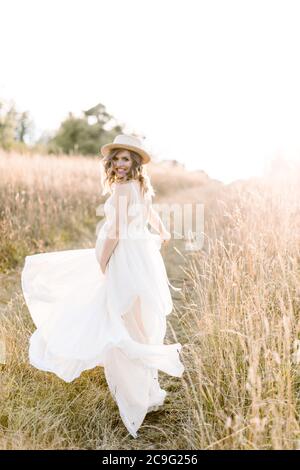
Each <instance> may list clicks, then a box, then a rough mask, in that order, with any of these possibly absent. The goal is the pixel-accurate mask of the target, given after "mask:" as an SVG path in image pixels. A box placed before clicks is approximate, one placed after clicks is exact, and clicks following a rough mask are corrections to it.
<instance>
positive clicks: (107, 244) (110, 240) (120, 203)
mask: <svg viewBox="0 0 300 470" xmlns="http://www.w3.org/2000/svg"><path fill="white" fill-rule="evenodd" d="M128 203H129V188H128V186H127V185H122V184H119V185H118V184H116V187H115V194H114V198H113V208H114V213H113V215H112V224H111V225H110V228H109V230H108V232H107V236H106V238H105V240H104V242H103V246H102V250H101V256H100V261H99V263H100V267H101V270H102V272H103V274H104V272H105V269H106V266H107V263H108V262H109V259H110V257H111V255H112V254H113V252H114V249H115V248H116V246H117V244H118V242H119V238H120V231H121V229H122V227H124V223H125V224H126V221H127V208H128Z"/></svg>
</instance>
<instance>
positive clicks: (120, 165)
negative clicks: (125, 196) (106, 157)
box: [112, 150, 132, 179]
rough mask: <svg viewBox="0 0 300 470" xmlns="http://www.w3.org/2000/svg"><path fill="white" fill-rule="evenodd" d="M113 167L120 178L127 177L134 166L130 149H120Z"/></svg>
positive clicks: (113, 160)
mask: <svg viewBox="0 0 300 470" xmlns="http://www.w3.org/2000/svg"><path fill="white" fill-rule="evenodd" d="M112 162H113V167H114V169H115V171H116V174H117V176H118V178H120V179H122V178H125V177H126V175H128V173H129V172H130V168H131V167H132V159H131V156H130V152H129V150H120V152H118V153H117V155H115V156H114V157H113V159H112Z"/></svg>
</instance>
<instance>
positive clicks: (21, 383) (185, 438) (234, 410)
mask: <svg viewBox="0 0 300 470" xmlns="http://www.w3.org/2000/svg"><path fill="white" fill-rule="evenodd" d="M0 165H1V169H2V172H1V175H2V176H1V181H0V203H1V232H0V234H1V269H2V271H7V272H6V273H5V279H6V286H5V291H6V294H5V293H4V292H3V289H2V292H1V297H3V299H4V300H3V306H2V309H1V311H2V315H1V323H0V338H2V341H3V343H4V344H5V348H6V364H4V365H2V373H1V375H0V379H1V382H0V384H1V402H0V448H2V449H63V448H64V449H108V450H110V449H298V448H299V447H300V429H299V392H300V389H299V385H300V383H299V382H300V376H299V369H300V321H299V313H300V245H299V241H300V240H299V238H300V237H299V234H300V207H299V206H300V203H299V201H300V194H299V193H300V190H299V189H298V188H299V185H296V184H293V181H291V180H287V181H284V180H281V182H280V181H279V182H278V181H277V182H274V181H272V180H261V181H260V180H252V181H249V182H240V183H236V184H232V185H228V186H226V187H222V185H219V184H217V182H209V181H207V180H205V181H204V180H203V175H201V173H200V174H192V173H187V172H183V171H182V169H177V168H174V169H170V170H168V172H167V173H166V171H165V169H162V168H159V166H157V167H154V166H153V167H152V168H150V167H149V170H150V171H149V173H150V175H151V177H152V178H151V179H152V182H153V185H154V187H155V189H156V190H157V202H158V201H168V200H169V201H170V202H174V201H175V200H176V201H178V202H181V203H184V202H189V201H191V202H194V203H195V202H202V203H204V205H205V245H204V247H203V249H202V250H201V251H198V252H186V251H184V245H183V241H181V240H172V241H171V242H170V245H169V246H168V248H167V249H166V250H165V252H164V258H165V262H166V267H167V271H168V273H169V277H170V280H171V282H172V283H173V284H175V285H177V286H180V285H182V286H183V290H182V292H181V293H174V292H173V291H172V295H173V294H174V307H175V308H174V313H173V314H172V316H171V317H168V332H167V337H166V342H173V341H174V340H179V341H180V342H182V344H183V345H184V347H183V350H182V360H183V362H184V364H185V368H186V371H185V373H184V375H183V377H182V379H176V378H173V377H169V376H167V375H166V374H160V383H161V386H162V387H163V388H164V389H165V390H166V391H167V392H168V396H167V399H166V404H165V406H164V408H163V410H161V411H158V412H154V413H150V414H148V415H147V417H146V419H145V421H144V423H143V425H142V427H141V428H140V430H139V432H138V434H139V438H138V439H133V438H132V437H131V436H130V435H128V433H127V432H126V429H125V427H124V426H123V424H122V422H121V420H120V418H119V414H118V410H117V408H116V405H115V403H114V402H113V400H112V397H111V396H110V393H109V391H108V387H107V385H106V382H105V378H104V374H103V370H102V368H99V367H96V368H94V369H92V370H89V371H85V372H84V373H83V374H82V375H81V376H80V377H79V378H78V379H76V380H75V381H74V382H72V383H71V384H66V383H64V382H63V381H61V380H60V379H59V378H57V377H56V376H55V375H54V374H51V373H44V372H42V371H39V370H37V369H35V368H33V367H31V366H30V365H29V364H28V357H27V350H28V339H29V336H30V334H31V333H32V332H33V330H34V325H33V323H32V321H31V317H30V316H29V314H28V311H27V308H26V306H25V303H24V299H23V297H22V293H21V290H20V284H19V283H20V272H21V269H22V260H23V259H24V254H28V252H32V253H33V252H38V251H46V249H49V251H51V250H53V249H60V248H61V247H68V248H70V247H78V246H79V242H80V246H82V247H87V246H92V245H93V243H94V237H95V232H94V231H95V224H96V223H97V216H96V215H95V208H96V207H97V205H98V204H99V203H100V202H102V200H101V192H100V188H99V176H98V173H97V168H98V167H97V161H95V160H92V159H85V158H82V157H72V158H68V157H60V158H57V157H42V158H39V157H27V156H25V157H24V156H20V155H6V154H0ZM4 166H5V168H4ZM166 177H167V178H168V180H166ZM197 178H198V179H197ZM179 182H180V184H179ZM176 185H177V188H176ZM22 191H23V193H22ZM61 233H63V234H64V236H63V237H62V236H61ZM66 234H67V235H66ZM12 247H13V249H12ZM174 248H175V249H174ZM5 268H6V269H5ZM3 276H4V275H3V274H2V279H3ZM4 294H5V295H4ZM1 311H0V313H1ZM0 367H1V366H0Z"/></svg>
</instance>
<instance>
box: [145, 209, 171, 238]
mask: <svg viewBox="0 0 300 470" xmlns="http://www.w3.org/2000/svg"><path fill="white" fill-rule="evenodd" d="M148 221H149V224H150V225H151V227H152V228H154V230H156V231H157V232H158V233H159V234H160V236H161V238H165V239H166V238H167V239H169V238H170V237H171V235H170V232H168V230H167V229H166V227H165V226H164V224H163V221H162V220H161V218H160V216H159V214H158V212H157V211H156V210H155V209H154V208H153V207H152V205H151V206H150V210H149V219H148Z"/></svg>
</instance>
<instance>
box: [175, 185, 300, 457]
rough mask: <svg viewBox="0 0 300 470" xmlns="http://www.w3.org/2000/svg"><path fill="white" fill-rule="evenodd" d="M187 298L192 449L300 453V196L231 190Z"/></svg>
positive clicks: (192, 269) (198, 255) (291, 191)
mask: <svg viewBox="0 0 300 470" xmlns="http://www.w3.org/2000/svg"><path fill="white" fill-rule="evenodd" d="M205 233H206V236H207V237H206V246H207V249H206V250H202V251H201V252H195V253H192V254H191V255H190V256H189V264H188V268H187V270H186V273H187V279H188V281H187V283H186V287H185V289H184V293H183V302H184V315H183V316H182V317H181V322H180V324H181V336H180V339H181V340H183V342H185V357H186V365H187V371H186V386H185V400H184V401H185V403H186V413H187V415H188V416H189V419H188V420H187V425H186V426H184V428H185V432H184V436H185V438H186V440H187V442H189V444H190V445H191V447H192V448H201V449H297V448H299V446H300V424H299V412H300V408H299V405H300V402H299V397H300V393H299V392H300V388H299V386H300V375H299V372H300V244H299V242H300V189H299V186H296V185H293V184H292V183H291V182H289V181H284V180H283V181H282V183H281V184H278V183H277V184H276V183H272V182H270V181H267V180H266V181H257V182H256V183H253V184H251V183H249V184H247V183H246V182H245V183H243V184H242V185H232V186H231V187H228V189H227V195H226V198H224V199H223V200H221V201H218V204H217V208H216V214H215V217H214V218H213V220H210V222H209V225H208V226H207V227H206V231H205Z"/></svg>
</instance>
